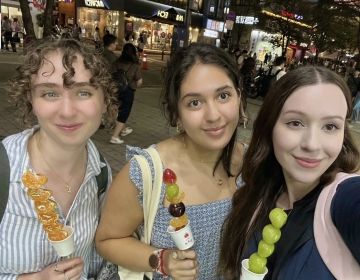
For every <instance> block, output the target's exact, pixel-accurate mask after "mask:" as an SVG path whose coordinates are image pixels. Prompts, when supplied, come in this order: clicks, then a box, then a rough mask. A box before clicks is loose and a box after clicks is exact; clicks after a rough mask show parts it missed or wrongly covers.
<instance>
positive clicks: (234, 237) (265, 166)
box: [219, 66, 360, 280]
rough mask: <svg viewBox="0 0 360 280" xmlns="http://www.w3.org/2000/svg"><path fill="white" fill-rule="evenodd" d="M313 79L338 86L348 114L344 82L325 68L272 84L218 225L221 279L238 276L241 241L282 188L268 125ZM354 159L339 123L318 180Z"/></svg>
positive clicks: (351, 166) (349, 167)
mask: <svg viewBox="0 0 360 280" xmlns="http://www.w3.org/2000/svg"><path fill="white" fill-rule="evenodd" d="M319 83H327V84H334V85H336V86H338V87H339V88H340V89H341V91H342V92H343V94H344V96H345V98H346V102H347V106H348V110H347V117H350V114H351V95H350V91H349V88H348V87H347V85H346V83H345V82H344V80H343V79H342V78H341V77H340V76H338V75H337V74H335V73H334V72H332V71H330V70H328V69H326V68H323V67H313V66H306V67H300V68H298V69H296V70H293V71H291V72H289V73H287V74H286V75H285V76H283V77H282V78H281V79H280V80H279V81H277V82H276V83H275V84H274V86H273V87H272V88H271V90H270V91H269V93H268V95H267V96H266V97H265V100H264V103H263V105H262V107H261V109H260V111H259V114H258V116H257V118H256V120H255V122H254V130H253V135H252V139H251V142H250V146H249V149H248V151H247V152H246V155H245V158H244V162H243V166H242V170H241V175H242V179H243V180H244V186H243V187H241V188H240V189H239V190H237V191H236V192H235V194H234V197H233V201H232V210H231V212H230V214H229V216H228V218H227V219H226V221H225V223H224V226H223V232H222V240H221V252H220V263H219V273H220V274H221V275H223V276H224V277H225V279H231V280H233V279H239V277H240V271H241V260H242V256H243V254H244V252H245V250H246V243H247V241H248V240H249V239H250V237H251V236H253V234H254V233H255V231H257V230H259V229H260V228H261V227H262V226H264V225H265V224H266V223H267V216H268V213H269V212H270V211H271V209H272V208H274V207H275V203H276V200H277V198H278V196H279V194H280V193H281V192H282V191H283V188H284V187H283V186H284V185H285V180H284V176H283V172H282V168H281V166H280V164H279V163H278V161H277V160H276V158H275V154H274V150H273V142H272V133H273V128H274V126H275V123H276V121H277V119H278V117H279V115H280V112H281V110H282V108H283V105H284V103H285V101H286V100H287V99H288V98H289V96H290V95H291V94H292V93H293V92H294V91H295V90H297V89H298V88H300V87H303V86H309V85H315V84H319ZM359 160H360V155H359V151H358V149H357V148H356V146H355V145H354V142H353V140H352V138H351V135H350V131H349V128H348V125H347V123H345V128H344V141H343V148H342V150H341V152H340V154H339V155H338V157H337V159H336V160H335V161H334V163H333V164H332V165H331V166H330V167H329V168H328V169H327V170H326V172H325V173H324V174H323V175H322V176H321V177H320V184H321V185H325V184H327V183H329V182H331V181H332V180H333V179H334V177H335V175H336V173H338V172H339V171H343V172H348V173H351V172H355V171H356V170H358V168H359V165H360V163H359ZM252 218H253V220H252V221H251V219H252ZM250 223H251V224H250Z"/></svg>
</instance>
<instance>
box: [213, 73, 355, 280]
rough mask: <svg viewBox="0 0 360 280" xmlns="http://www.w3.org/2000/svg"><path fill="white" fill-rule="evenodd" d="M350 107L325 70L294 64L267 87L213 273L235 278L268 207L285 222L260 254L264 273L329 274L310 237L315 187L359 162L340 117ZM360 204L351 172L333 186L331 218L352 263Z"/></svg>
mask: <svg viewBox="0 0 360 280" xmlns="http://www.w3.org/2000/svg"><path fill="white" fill-rule="evenodd" d="M350 109H351V95H350V92H349V89H348V87H347V85H346V83H345V82H344V81H343V79H342V78H341V77H339V76H338V75H336V74H335V73H333V72H332V71H330V70H328V69H326V68H321V67H302V68H298V69H296V70H293V71H291V72H289V73H288V74H286V75H285V76H284V77H282V78H281V79H280V80H279V81H277V83H276V84H275V85H274V86H273V87H272V88H271V90H270V91H269V94H268V95H267V96H266V98H265V100H264V103H263V105H262V107H261V109H260V112H259V114H258V116H257V119H256V121H255V123H254V130H253V136H252V139H251V142H250V146H249V149H248V151H247V153H246V155H245V158H244V162H243V165H242V173H241V174H242V179H243V180H244V185H243V186H242V187H241V188H240V189H238V190H237V191H236V193H235V195H234V197H233V202H232V204H233V208H232V211H231V213H230V214H229V216H228V218H227V220H226V221H225V223H224V226H223V233H222V241H221V253H220V264H219V271H220V274H222V275H224V278H225V279H239V276H240V271H241V261H242V260H243V259H245V258H248V257H249V256H250V255H251V254H252V253H254V252H255V251H256V250H257V246H258V243H259V241H260V239H261V230H262V228H263V227H264V226H265V225H266V224H268V223H269V219H268V215H269V212H270V211H271V210H272V209H273V208H274V207H281V208H283V209H285V210H286V211H287V213H288V221H287V223H286V224H285V226H284V228H282V230H281V233H282V234H281V238H280V241H279V242H278V243H277V244H276V245H275V252H274V254H272V255H271V256H270V257H269V258H268V260H267V268H268V270H269V272H268V274H267V275H266V276H265V279H296V280H300V279H335V277H334V275H333V274H332V272H331V271H330V270H329V269H328V267H327V266H326V265H325V264H324V261H323V260H322V257H320V255H319V250H318V248H317V243H316V242H315V240H314V230H313V223H314V211H315V207H316V203H317V200H318V197H319V195H320V193H321V191H322V190H323V189H324V187H326V186H327V185H328V184H330V183H331V182H333V181H334V179H335V176H337V175H338V174H339V172H346V173H353V172H356V171H357V170H358V168H359V151H358V150H357V148H356V147H355V145H354V143H353V141H352V139H351V135H350V131H349V128H348V124H347V121H346V120H347V119H348V118H349V116H350V112H351V111H350ZM359 205H360V177H359V176H355V177H354V178H350V179H347V180H345V181H344V182H343V183H341V187H338V189H337V192H336V194H335V196H334V198H333V200H332V208H331V214H332V216H331V217H332V220H333V223H334V224H335V226H336V227H337V230H338V231H339V232H340V234H341V237H342V239H343V240H344V241H345V243H346V245H347V247H348V248H349V250H350V251H351V254H352V255H353V257H354V258H355V259H356V261H357V262H358V263H360V234H359V233H360V227H359V222H358V221H359V219H360V208H359ZM328 246H332V244H328ZM332 257H333V258H340V256H336V255H335V256H332Z"/></svg>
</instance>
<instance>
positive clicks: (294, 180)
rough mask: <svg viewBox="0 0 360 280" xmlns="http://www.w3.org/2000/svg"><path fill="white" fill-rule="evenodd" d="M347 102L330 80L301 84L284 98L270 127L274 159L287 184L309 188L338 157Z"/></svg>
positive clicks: (316, 182)
mask: <svg viewBox="0 0 360 280" xmlns="http://www.w3.org/2000/svg"><path fill="white" fill-rule="evenodd" d="M346 112H347V104H346V99H345V97H344V94H343V92H342V91H341V89H340V88H339V87H338V86H336V85H333V84H322V83H321V84H316V85H311V86H304V87H301V88H299V89H297V90H295V91H294V93H293V94H292V95H291V96H290V97H289V98H288V99H287V100H286V102H285V104H284V106H283V108H282V110H281V113H280V115H279V118H278V120H277V122H276V124H275V127H274V129H273V136H272V140H273V146H274V152H275V156H276V159H277V160H278V162H279V163H280V165H281V166H282V169H283V172H284V176H285V180H286V184H287V187H288V188H291V187H292V186H296V185H298V186H299V185H300V186H302V188H303V189H307V190H309V191H310V190H311V189H313V188H314V187H315V186H316V185H317V184H318V182H319V178H320V176H321V175H322V174H323V173H324V172H325V171H326V170H327V169H328V168H329V167H330V165H331V164H332V163H333V162H334V161H335V160H336V158H337V157H338V155H339V153H340V151H341V148H342V145H343V141H344V128H345V120H346Z"/></svg>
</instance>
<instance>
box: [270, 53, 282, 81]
mask: <svg viewBox="0 0 360 280" xmlns="http://www.w3.org/2000/svg"><path fill="white" fill-rule="evenodd" d="M285 63H286V58H285V57H283V56H279V57H277V58H275V60H274V64H273V65H272V66H271V67H270V69H269V74H270V75H271V76H273V75H276V81H278V80H279V79H280V78H281V77H282V76H284V75H285V74H286V71H285Z"/></svg>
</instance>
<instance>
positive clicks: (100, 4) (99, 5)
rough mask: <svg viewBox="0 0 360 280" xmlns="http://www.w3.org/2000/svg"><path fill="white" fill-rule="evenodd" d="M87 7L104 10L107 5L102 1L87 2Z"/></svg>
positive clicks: (89, 0) (88, 0) (90, 0)
mask: <svg viewBox="0 0 360 280" xmlns="http://www.w3.org/2000/svg"><path fill="white" fill-rule="evenodd" d="M85 5H86V6H88V7H97V8H104V7H105V5H104V3H103V1H101V0H85Z"/></svg>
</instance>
